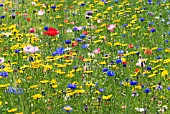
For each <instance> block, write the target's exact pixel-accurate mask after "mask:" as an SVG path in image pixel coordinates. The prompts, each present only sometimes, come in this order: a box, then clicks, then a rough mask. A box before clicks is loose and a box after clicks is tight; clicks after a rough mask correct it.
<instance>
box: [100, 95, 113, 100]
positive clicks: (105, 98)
mask: <svg viewBox="0 0 170 114" xmlns="http://www.w3.org/2000/svg"><path fill="white" fill-rule="evenodd" d="M111 97H112V95H108V96H102V99H104V100H108V99H110V98H111Z"/></svg>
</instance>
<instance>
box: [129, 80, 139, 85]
mask: <svg viewBox="0 0 170 114" xmlns="http://www.w3.org/2000/svg"><path fill="white" fill-rule="evenodd" d="M130 85H138V82H137V81H133V80H132V81H130Z"/></svg>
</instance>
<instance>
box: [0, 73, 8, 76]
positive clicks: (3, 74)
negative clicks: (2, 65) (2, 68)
mask: <svg viewBox="0 0 170 114" xmlns="http://www.w3.org/2000/svg"><path fill="white" fill-rule="evenodd" d="M0 76H2V77H7V76H8V72H0Z"/></svg>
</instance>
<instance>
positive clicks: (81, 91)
mask: <svg viewBox="0 0 170 114" xmlns="http://www.w3.org/2000/svg"><path fill="white" fill-rule="evenodd" d="M74 93H85V90H74Z"/></svg>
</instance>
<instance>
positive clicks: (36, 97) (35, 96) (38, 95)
mask: <svg viewBox="0 0 170 114" xmlns="http://www.w3.org/2000/svg"><path fill="white" fill-rule="evenodd" d="M32 97H33V98H34V99H39V98H41V97H42V95H41V94H35V95H33V96H32Z"/></svg>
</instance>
